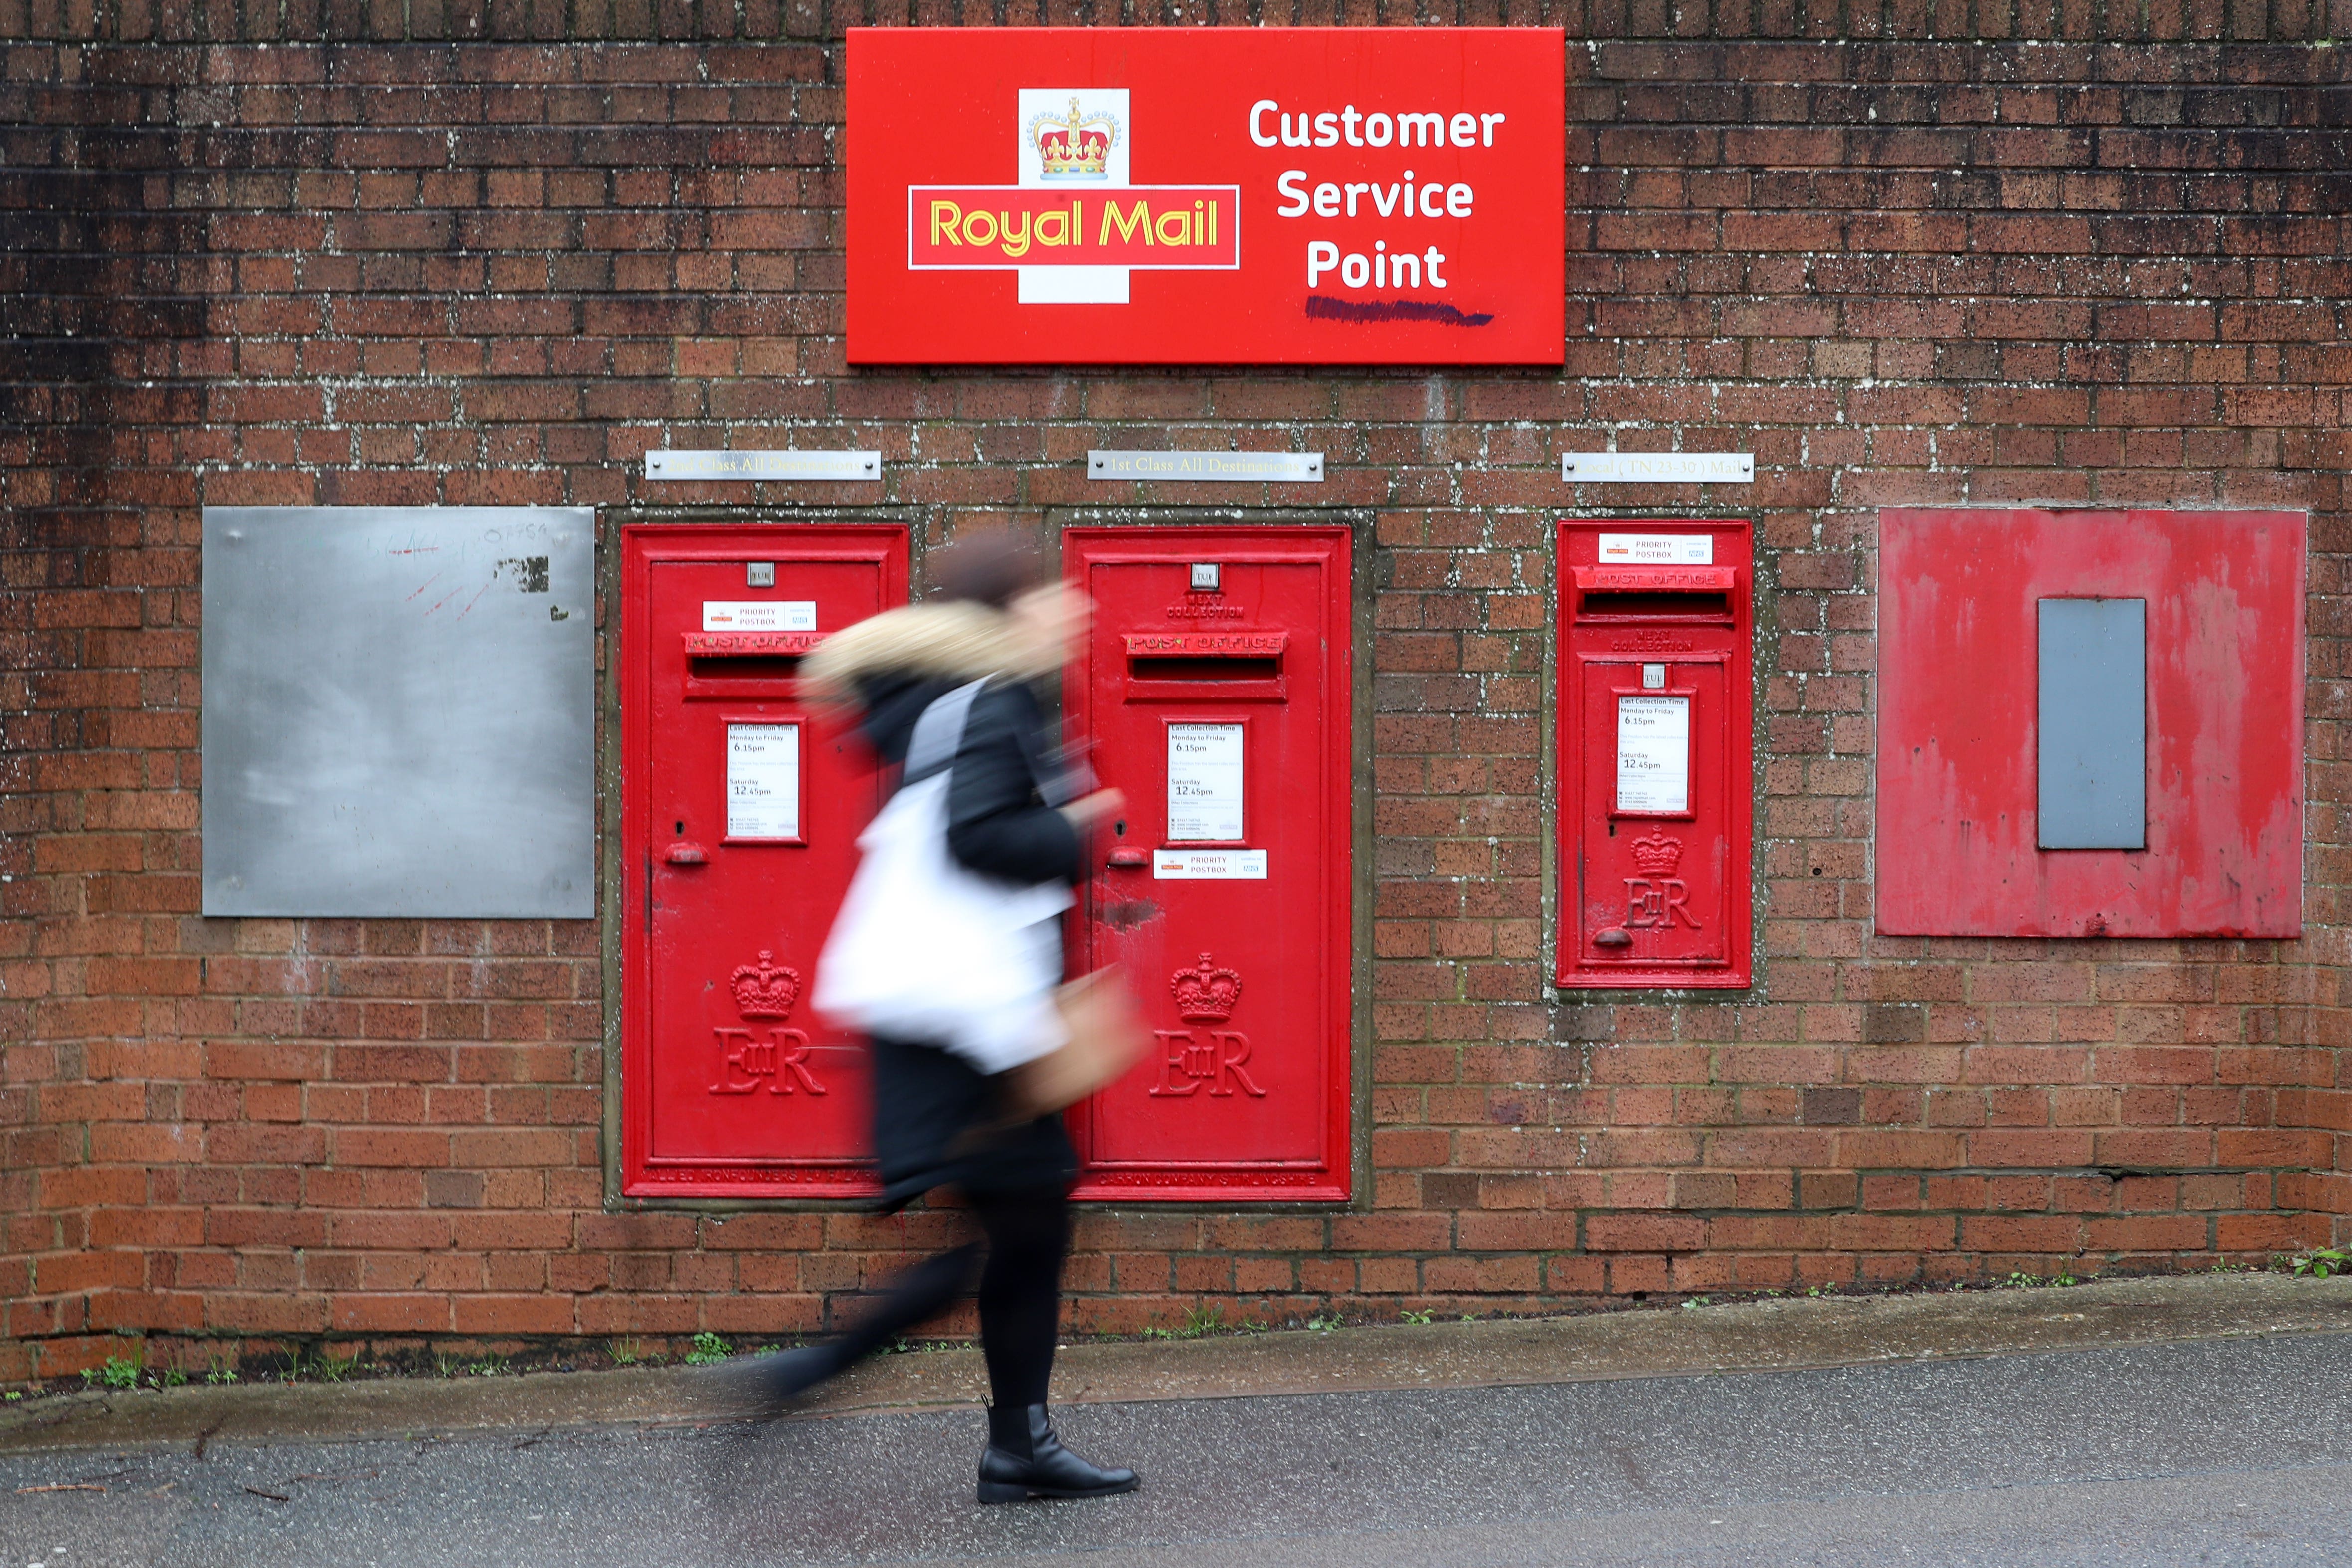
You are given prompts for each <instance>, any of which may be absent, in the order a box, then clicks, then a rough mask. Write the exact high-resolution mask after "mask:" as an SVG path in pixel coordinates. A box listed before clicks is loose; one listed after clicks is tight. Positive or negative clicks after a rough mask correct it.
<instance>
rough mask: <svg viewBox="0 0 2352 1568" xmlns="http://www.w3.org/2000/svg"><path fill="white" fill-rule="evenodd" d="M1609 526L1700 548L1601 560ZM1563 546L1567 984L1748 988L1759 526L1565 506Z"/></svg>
mask: <svg viewBox="0 0 2352 1568" xmlns="http://www.w3.org/2000/svg"><path fill="white" fill-rule="evenodd" d="M1604 529H1605V530H1607V531H1608V532H1610V533H1611V534H1612V536H1615V535H1619V534H1624V533H1628V532H1630V533H1633V535H1635V536H1637V537H1638V538H1654V539H1655V540H1656V541H1658V542H1659V544H1660V548H1659V549H1657V551H1656V553H1657V554H1660V555H1664V556H1671V557H1673V558H1674V559H1675V560H1676V561H1678V562H1692V561H1693V558H1694V557H1696V558H1698V560H1699V561H1703V562H1705V564H1696V563H1693V564H1664V563H1661V564H1656V565H1639V566H1619V565H1602V564H1601V563H1600V562H1599V560H1598V559H1597V558H1598V554H1599V550H1600V542H1601V533H1602V531H1603V530H1604ZM1666 539H1676V540H1681V541H1685V542H1683V543H1680V544H1677V545H1675V546H1673V547H1666V546H1664V542H1663V541H1664V540H1666ZM1689 541H1704V546H1703V548H1702V546H1701V545H1700V544H1698V543H1695V542H1689ZM1752 572H1753V567H1752V562H1751V556H1750V550H1749V543H1748V525H1747V523H1746V522H1744V521H1729V522H1681V521H1676V522H1642V523H1628V522H1625V521H1623V520H1622V519H1611V520H1609V521H1607V522H1599V521H1587V522H1571V521H1563V522H1561V523H1560V525H1559V575H1560V581H1561V592H1560V596H1559V597H1560V601H1561V613H1560V624H1559V681H1560V691H1559V793H1560V828H1559V854H1560V865H1559V888H1560V918H1559V964H1558V977H1559V984H1561V985H1562V986H1570V987H1596V986H1648V987H1684V986H1708V987H1727V988H1729V987H1739V986H1745V985H1747V984H1748V983H1749V978H1750V975H1751V973H1752V966H1751V963H1750V958H1749V941H1748V925H1749V918H1750V894H1749V888H1748V875H1749V872H1748V867H1749V861H1750V848H1749V841H1750V821H1751V818H1752V803H1751V791H1752V789H1753V785H1752V782H1751V775H1750V769H1751V766H1752V764H1751V754H1752V746H1751V741H1750V736H1751V733H1752V728H1753V724H1752V719H1751V716H1750V704H1751V702H1752V692H1753V676H1752V674H1751V661H1752V653H1751V650H1750V646H1749V643H1750V632H1749V625H1750V622H1749V616H1750V601H1751V599H1752V597H1753V594H1752V588H1751V585H1752V580H1753V578H1752Z"/></svg>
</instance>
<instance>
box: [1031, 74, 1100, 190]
mask: <svg viewBox="0 0 2352 1568" xmlns="http://www.w3.org/2000/svg"><path fill="white" fill-rule="evenodd" d="M1029 145H1030V147H1031V149H1032V150H1033V151H1034V152H1035V153H1036V154H1037V173H1038V178H1040V179H1042V180H1108V179H1109V178H1110V153H1111V149H1112V148H1114V147H1116V146H1118V116H1117V115H1115V114H1113V113H1111V112H1110V111H1109V110H1105V109H1094V110H1084V109H1080V108H1079V107H1078V99H1077V95H1076V94H1075V93H1074V94H1072V95H1071V97H1070V112H1069V117H1068V118H1067V119H1059V118H1056V117H1055V116H1054V115H1052V114H1041V115H1038V116H1037V117H1036V118H1034V119H1033V120H1030V121H1029Z"/></svg>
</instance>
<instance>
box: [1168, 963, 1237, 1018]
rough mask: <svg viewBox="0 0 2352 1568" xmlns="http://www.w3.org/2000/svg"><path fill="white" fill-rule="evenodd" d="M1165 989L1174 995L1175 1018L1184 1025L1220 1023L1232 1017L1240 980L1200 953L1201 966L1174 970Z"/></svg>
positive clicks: (1228, 970) (1230, 971)
mask: <svg viewBox="0 0 2352 1568" xmlns="http://www.w3.org/2000/svg"><path fill="white" fill-rule="evenodd" d="M1168 988H1169V989H1170V990H1171V991H1173V992H1175V993H1176V1016H1177V1017H1179V1018H1181V1019H1183V1020H1184V1021H1185V1022H1186V1023H1223V1022H1224V1021H1225V1019H1229V1018H1231V1017H1233V1016H1234V1003H1235V1002H1236V1001H1238V1000H1240V999H1241V994H1242V977H1240V976H1239V975H1236V974H1234V972H1233V971H1232V970H1231V969H1220V968H1218V967H1216V964H1215V961H1214V960H1213V959H1212V958H1211V957H1210V956H1208V955H1207V954H1206V953H1203V954H1202V955H1201V967H1199V968H1197V969H1179V970H1177V971H1176V973H1175V974H1174V975H1173V976H1172V977H1171V978H1170V979H1169V981H1168Z"/></svg>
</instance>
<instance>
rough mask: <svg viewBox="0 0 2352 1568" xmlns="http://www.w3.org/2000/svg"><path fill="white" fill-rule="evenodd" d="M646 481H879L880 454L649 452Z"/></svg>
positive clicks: (880, 472)
mask: <svg viewBox="0 0 2352 1568" xmlns="http://www.w3.org/2000/svg"><path fill="white" fill-rule="evenodd" d="M881 477H882V454H880V453H879V452H648V453H646V478H648V479H879V478H881Z"/></svg>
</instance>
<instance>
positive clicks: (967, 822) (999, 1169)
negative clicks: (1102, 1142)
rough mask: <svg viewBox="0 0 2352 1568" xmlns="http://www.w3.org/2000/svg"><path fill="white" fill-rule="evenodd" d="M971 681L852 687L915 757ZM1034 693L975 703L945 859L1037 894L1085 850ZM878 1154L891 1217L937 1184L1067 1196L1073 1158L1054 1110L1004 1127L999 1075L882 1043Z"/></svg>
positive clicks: (870, 734)
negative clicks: (1052, 799)
mask: <svg viewBox="0 0 2352 1568" xmlns="http://www.w3.org/2000/svg"><path fill="white" fill-rule="evenodd" d="M963 684H964V682H963V681H962V680H959V679H942V678H939V677H936V676H929V677H926V676H918V675H901V674H874V675H867V676H866V677H864V678H862V679H860V680H859V681H858V683H857V690H858V696H859V698H860V699H861V701H862V703H863V706H864V707H865V717H864V720H863V722H862V726H861V727H862V728H863V729H864V731H865V733H866V739H867V740H868V741H869V742H871V743H872V745H873V747H874V748H875V750H876V751H877V753H879V754H880V756H881V758H882V760H883V761H884V762H886V763H888V764H890V765H892V766H894V767H895V766H898V765H899V764H901V763H903V762H904V761H905V760H906V757H907V747H908V742H909V741H910V740H911V739H912V738H913V737H914V731H915V721H916V720H917V719H919V718H920V717H921V716H922V714H923V710H924V709H925V708H927V707H929V706H930V705H931V704H932V702H934V701H935V700H937V699H938V698H940V697H941V696H944V695H947V694H948V693H949V692H950V691H953V690H954V689H955V688H956V687H958V686H960V685H963ZM1052 756H1053V752H1052V748H1051V747H1050V745H1049V743H1048V740H1047V737H1046V733H1045V716H1044V714H1043V712H1042V711H1041V710H1040V709H1039V707H1038V706H1037V697H1036V694H1035V693H1034V692H1033V691H1031V690H1030V688H1029V687H1028V686H1027V685H1022V684H1020V683H1017V682H1011V681H1008V682H1004V683H1001V684H999V683H992V684H991V685H988V686H987V687H986V688H985V689H984V690H982V692H981V694H980V695H979V696H978V697H977V698H975V699H974V700H973V702H972V705H971V714H970V716H969V717H968V718H967V720H966V722H965V725H964V733H963V743H962V745H961V746H960V747H958V748H957V750H956V757H955V765H954V770H953V771H952V773H950V776H949V779H948V852H950V854H952V855H953V856H955V858H956V859H957V861H959V862H961V863H962V864H963V865H964V866H966V867H968V868H970V869H971V870H972V871H974V872H977V873H980V874H982V875H983V876H990V877H996V878H999V879H1001V880H1003V881H1005V882H1009V883H1020V884H1024V885H1034V884H1035V883H1041V882H1062V883H1076V882H1078V881H1079V880H1080V879H1082V878H1083V877H1084V876H1085V874H1086V869H1085V864H1084V855H1085V852H1086V845H1085V842H1084V840H1083V839H1082V837H1081V835H1080V834H1079V833H1078V831H1077V830H1076V828H1074V827H1073V826H1071V824H1070V821H1069V819H1068V818H1066V817H1065V816H1063V815H1062V813H1061V812H1059V811H1057V810H1055V809H1054V808H1053V807H1052V806H1050V805H1048V804H1047V803H1046V797H1047V794H1048V792H1049V791H1053V790H1055V788H1056V786H1057V783H1058V779H1057V777H1056V773H1055V768H1054V766H1053V763H1052V760H1051V758H1052ZM873 1073H874V1154H875V1159H876V1161H877V1164H878V1165H879V1166H880V1167H881V1176H882V1202H883V1207H884V1208H885V1209H886V1210H887V1209H895V1208H898V1207H901V1206H903V1205H904V1204H906V1203H908V1201H910V1200H911V1199H913V1198H915V1197H918V1196H919V1195H921V1194H922V1193H925V1192H928V1191H929V1190H930V1189H931V1188H932V1187H934V1186H950V1185H952V1186H961V1187H962V1188H964V1189H965V1190H966V1191H969V1192H1010V1191H1018V1190H1023V1189H1029V1188H1036V1187H1047V1186H1051V1187H1066V1186H1069V1184H1070V1183H1071V1182H1072V1181H1074V1180H1075V1179H1076V1176H1077V1168H1078V1166H1077V1155H1076V1153H1075V1151H1073V1150H1072V1148H1071V1147H1070V1139H1069V1134H1068V1133H1067V1132H1066V1131H1065V1130H1064V1128H1063V1125H1062V1119H1061V1117H1060V1116H1058V1115H1054V1116H1041V1117H1039V1118H1037V1119H1036V1120H1035V1121H1033V1122H1024V1123H1019V1124H1013V1125H1011V1126H1007V1125H1004V1124H1003V1111H1002V1100H1001V1089H1002V1087H1003V1086H1002V1085H1001V1084H1000V1083H999V1082H997V1081H995V1080H993V1079H992V1078H990V1077H988V1076H987V1075H985V1074H983V1073H982V1072H981V1071H980V1070H979V1069H977V1068H975V1067H973V1066H972V1065H971V1063H970V1062H968V1061H964V1059H963V1058H961V1057H960V1056H956V1055H953V1054H951V1053H950V1052H949V1051H945V1050H943V1049H941V1048H940V1046H939V1045H937V1044H936V1043H933V1042H930V1041H925V1040H893V1039H889V1038H887V1037H877V1038H876V1039H875V1040H874V1041H873Z"/></svg>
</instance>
